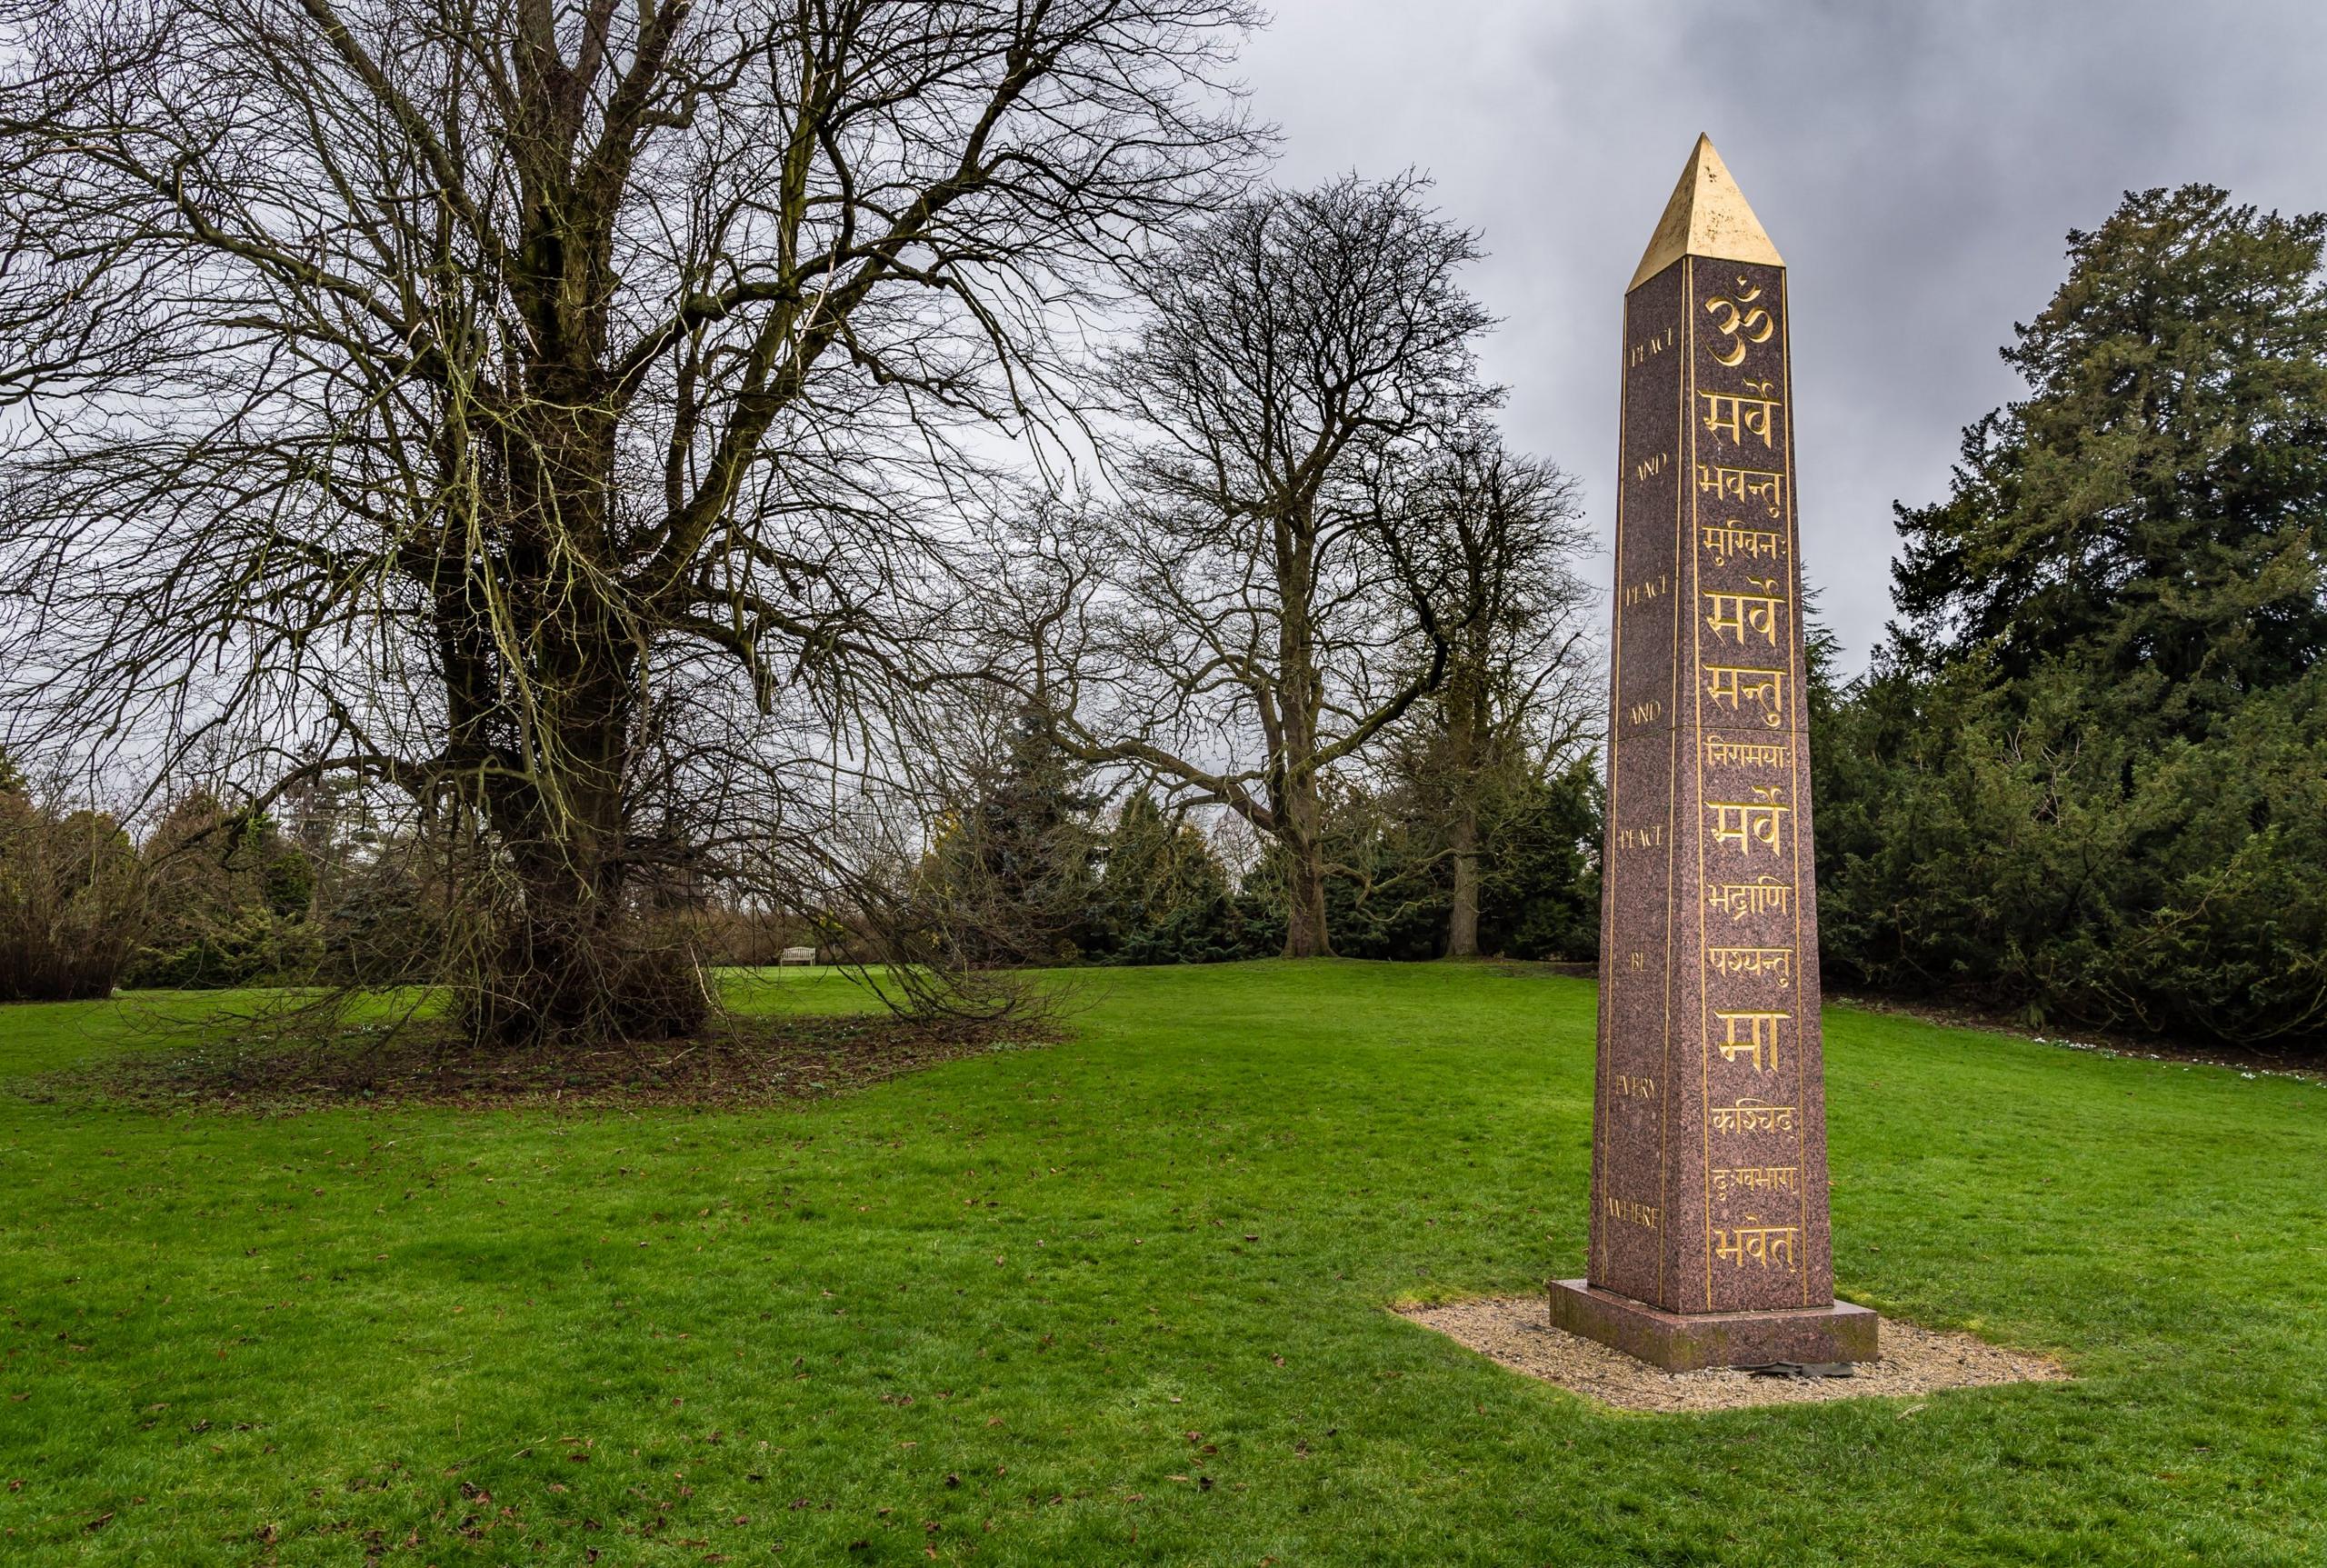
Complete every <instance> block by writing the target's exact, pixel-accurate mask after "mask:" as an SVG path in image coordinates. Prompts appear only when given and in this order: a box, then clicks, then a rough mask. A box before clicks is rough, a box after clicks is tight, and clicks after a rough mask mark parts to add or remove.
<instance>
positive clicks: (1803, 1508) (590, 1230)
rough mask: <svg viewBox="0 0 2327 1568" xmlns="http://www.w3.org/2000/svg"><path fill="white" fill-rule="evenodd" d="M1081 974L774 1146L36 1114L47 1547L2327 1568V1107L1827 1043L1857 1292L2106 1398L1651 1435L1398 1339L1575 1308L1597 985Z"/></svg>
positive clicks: (522, 1558) (2041, 1065) (1908, 1048)
mask: <svg viewBox="0 0 2327 1568" xmlns="http://www.w3.org/2000/svg"><path fill="white" fill-rule="evenodd" d="M1077 984H1078V985H1079V986H1080V988H1081V991H1080V996H1081V1000H1082V1002H1083V1003H1084V1004H1087V1011H1084V1012H1083V1013H1081V1014H1078V1015H1077V1017H1076V1019H1075V1024H1074V1027H1075V1033H1076V1035H1077V1038H1076V1039H1075V1041H1074V1043H1073V1044H1066V1045H1062V1046H1058V1047H1054V1048H1052V1049H1048V1050H1043V1051H1030V1052H1023V1053H1014V1054H994V1055H991V1056H985V1057H981V1058H979V1059H976V1060H973V1061H967V1062H962V1063H958V1064H953V1065H950V1066H947V1067H944V1068H940V1069H938V1070H935V1071H933V1072H930V1073H927V1074H920V1075H916V1076H914V1077H910V1078H905V1079H901V1080H897V1081H894V1082H893V1083H890V1084H885V1085H884V1086H882V1087H880V1088H878V1089H875V1090H873V1091H871V1092H868V1093H865V1094H860V1095H856V1096H853V1097H846V1098H840V1099H834V1100H829V1101H823V1102H816V1103H812V1104H803V1105H801V1106H799V1107H797V1108H791V1109H783V1110H775V1111H759V1112H752V1113H721V1114H686V1113H672V1112H656V1113H654V1114H587V1115H579V1116H575V1115H568V1116H564V1117H560V1116H556V1115H552V1114H535V1113H514V1112H511V1113H488V1114H467V1115H464V1114H454V1113H450V1112H439V1111H395V1112H370V1113H364V1112H347V1113H335V1114H321V1115H310V1116H304V1117H297V1118H290V1119H279V1120H271V1121H270V1120H256V1119H252V1118H246V1117H245V1118H237V1117H233V1116H225V1115H216V1114H200V1115H182V1116H173V1117H164V1116H156V1115H153V1114H146V1113H142V1112H132V1111H125V1110H96V1109H88V1108H79V1109H75V1108H70V1107H66V1106H63V1105H56V1104H35V1103H31V1102H26V1101H23V1100H20V1099H17V1098H15V1097H13V1096H10V1095H8V1094H5V1093H0V1192H4V1193H5V1209H0V1309H5V1313H6V1325H5V1330H0V1346H4V1347H5V1354H0V1394H5V1398H0V1483H5V1490H0V1527H5V1531H6V1534H5V1536H0V1561H6V1562H11V1563H13V1562H25V1563H79V1562H106V1563H167V1564H178V1563H186V1564H195V1563H277V1562H279V1563H364V1562H365V1561H367V1560H377V1561H381V1562H385V1563H397V1564H404V1563H410V1564H422V1563H437V1564H444V1565H448V1568H449V1565H450V1564H454V1563H475V1564H497V1563H536V1562H542V1563H581V1562H585V1561H590V1560H592V1559H591V1558H590V1555H589V1554H590V1553H592V1552H593V1551H594V1552H596V1553H598V1554H599V1555H598V1556H597V1558H596V1559H595V1560H596V1561H600V1562H603V1563H610V1564H634V1563H636V1564H662V1563H674V1564H675V1563H703V1562H707V1561H708V1562H715V1561H720V1560H723V1559H724V1561H728V1562H732V1563H771V1562H774V1563H843V1562H845V1563H924V1562H927V1561H929V1553H931V1552H934V1554H935V1556H936V1559H937V1560H938V1561H941V1562H954V1561H966V1560H975V1561H979V1562H988V1563H1132V1562H1146V1563H1248V1564H1252V1563H1263V1562H1264V1561H1267V1560H1269V1559H1273V1560H1274V1561H1275V1562H1276V1563H1283V1564H1294V1563H1370V1562H1381V1563H1392V1562H1395V1563H1430V1564H1446V1563H1482V1564H1486V1563H1493V1564H1504V1563H1660V1564H1678V1563H1757V1564H1771V1565H1785V1568H1794V1565H1801V1564H1812V1563H1851V1564H1867V1563H1984V1562H1998V1563H2080V1564H2082V1563H2210V1564H2211V1563H2242V1564H2245V1563H2317V1562H2321V1561H2322V1560H2327V1473H2323V1472H2322V1466H2323V1465H2327V1440H2322V1434H2321V1425H2320V1423H2321V1419H2322V1411H2327V1313H2322V1307H2323V1306H2327V1089H2322V1088H2321V1087H2320V1086H2318V1085H2315V1084H2306V1083H2301V1082H2296V1081H2292V1080H2288V1079H2283V1078H2267V1077H2266V1078H2260V1079H2246V1078H2242V1077H2241V1076H2240V1075H2239V1074H2236V1073H2232V1072H2227V1071H2221V1070H2215V1069H2210V1068H2191V1067H2184V1066H2181V1065H2178V1064H2164V1063H2154V1062H2148V1061H2133V1060H2117V1059H2112V1058H2106V1057H2102V1056H2098V1055H2092V1054H2077V1053H2071V1052H2066V1051H2062V1050H2059V1049H2057V1048H2052V1047H2046V1046H2040V1045H2037V1044H2029V1043H2021V1042H2016V1041H2012V1040H2009V1039H2004V1038H2001V1037H1997V1036H1992V1035H1985V1034H1968V1033H1962V1032H1956V1031H1949V1030H1943V1029H1939V1028H1933V1027H1929V1026H1925V1025H1923V1024H1914V1023H1911V1022H1906V1021H1902V1020H1898V1019H1894V1018H1890V1017H1883V1016H1876V1015H1872V1014H1863V1013H1858V1012H1853V1011H1850V1010H1847V1009H1834V1010H1831V1011H1830V1012H1829V1014H1828V1016H1827V1049H1828V1064H1829V1093H1830V1099H1831V1107H1832V1109H1831V1114H1832V1124H1833V1169H1834V1175H1835V1182H1834V1194H1833V1207H1834V1229H1835V1236H1836V1249H1835V1251H1836V1263H1835V1266H1836V1272H1837V1274H1838V1278H1839V1283H1840V1286H1841V1289H1842V1291H1843V1293H1844V1294H1846V1295H1848V1296H1849V1297H1851V1298H1852V1299H1853V1300H1858V1301H1863V1302H1867V1303H1872V1304H1874V1305H1876V1306H1879V1307H1881V1308H1882V1309H1883V1311H1884V1312H1886V1313H1895V1314H1899V1315H1903V1316H1905V1317H1909V1318H1912V1319H1913V1320H1915V1321H1917V1322H1919V1323H1926V1324H1930V1325H1933V1326H1939V1327H1969V1328H1972V1329H1975V1330H1977V1331H1978V1332H1979V1333H1982V1334H1984V1335H1987V1336H1988V1337H1990V1338H1992V1339H1994V1340H1997V1341H1999V1342H2002V1343H2007V1344H2012V1345H2017V1346H2024V1347H2034V1348H2042V1349H2046V1350H2051V1351H2053V1352H2055V1353H2058V1354H2060V1355H2061V1356H2062V1357H2063V1358H2064V1359H2065V1360H2066V1361H2067V1362H2068V1363H2069V1364H2070V1365H2071V1366H2072V1369H2073V1370H2074V1371H2075V1373H2077V1376H2078V1379H2079V1381H2077V1382H2076V1383H2072V1384H2066V1385H2023V1386H2019V1387H2009V1388H1998V1389H1984V1390H1967V1391H1961V1392H1956V1393H1942V1394H1936V1395H1932V1396H1929V1397H1925V1398H1920V1399H1915V1400H1912V1401H1902V1400H1883V1399H1866V1400H1850V1401H1843V1402H1840V1403H1829V1404H1820V1405H1806V1406H1791V1407H1776V1408H1768V1409H1763V1410H1758V1411H1747V1412H1735V1413H1720V1414H1706V1415H1692V1416H1671V1415H1639V1414H1618V1413H1610V1412H1607V1411H1605V1410H1603V1409H1600V1408H1598V1407H1595V1406H1593V1405H1592V1404H1589V1403H1585V1402H1583V1400H1580V1399H1578V1398H1575V1397H1573V1396H1571V1395H1569V1394H1566V1393H1562V1392H1560V1391H1559V1390H1556V1389H1553V1388H1550V1387H1546V1386H1543V1385H1542V1384H1538V1383H1533V1382H1530V1381H1527V1380H1525V1379H1523V1378H1520V1377H1518V1376H1515V1375H1513V1374H1512V1373H1508V1372H1505V1371H1503V1369H1501V1368H1499V1367H1497V1366H1494V1365H1493V1364H1491V1363H1487V1362H1485V1361H1483V1360H1481V1359H1479V1358H1477V1357H1474V1356H1473V1355H1471V1354H1470V1353H1467V1352H1465V1351H1463V1350H1462V1349H1460V1348H1459V1347H1457V1346H1455V1345H1454V1344H1453V1343H1450V1342H1448V1341H1446V1340H1443V1339H1442V1338H1440V1337H1438V1336H1436V1335H1433V1334H1432V1333H1428V1332H1426V1331H1424V1330H1423V1329H1421V1328H1418V1327H1416V1326H1415V1325H1413V1324H1412V1323H1407V1322H1405V1321H1403V1320H1402V1319H1400V1318H1397V1317H1394V1316H1393V1315H1391V1314H1389V1313H1385V1312H1384V1311H1383V1310H1382V1309H1383V1305H1384V1304H1385V1303H1391V1302H1394V1301H1400V1300H1409V1299H1414V1298H1437V1297H1448V1296H1455V1295H1462V1294H1469V1293H1483V1292H1513V1291H1521V1290H1527V1289H1532V1288H1533V1287H1534V1286H1536V1285H1537V1284H1538V1283H1539V1282H1541V1281H1542V1280H1543V1278H1544V1277H1545V1276H1547V1275H1553V1274H1573V1273H1580V1272H1581V1270H1582V1264H1583V1211H1584V1183H1585V1173H1586V1169H1587V1144H1588V1139H1589V1134H1590V1110H1589V1098H1588V1093H1589V1083H1590V1074H1591V1058H1592V1008H1593V990H1592V987H1591V986H1590V985H1589V984H1586V983H1583V982H1579V981H1570V980H1560V979H1549V978H1540V977H1519V976H1513V975H1508V974H1498V973H1495V972H1493V971H1492V970H1489V969H1485V968H1476V967H1472V968H1452V967H1447V966H1404V967H1393V966H1387V965H1378V964H1303V965H1283V964H1248V965H1240V966H1235V967H1229V968H1216V969H1202V970H1148V971H1132V972H1124V973H1113V974H1097V975H1089V976H1079V977H1077ZM750 994H751V995H752V996H753V997H754V1004H757V1005H762V1006H776V1007H781V1006H824V1005H845V1004H849V1003H850V999H851V994H850V993H848V992H847V991H846V990H845V989H844V987H842V986H841V985H840V984H839V983H838V982H836V981H835V980H834V978H833V977H832V976H830V975H829V974H824V973H817V972H810V973H806V974H796V973H795V974H786V975H784V976H781V977H779V979H778V980H777V981H776V982H775V983H774V984H773V985H772V986H771V987H770V988H767V989H754V990H753V991H752V992H751V993H750ZM125 1033H126V1030H125V1024H124V1022H123V1018H122V1014H121V1013H120V1011H119V1010H118V1008H116V1007H115V1006H114V1005H111V1004H88V1005H80V1006H58V1007H15V1008H10V1009H6V1010H5V1011H0V1072H8V1073H28V1072H35V1071H39V1070H43V1069H45V1068H50V1067H55V1066H58V1065H61V1064H65V1063H68V1062H71V1061H74V1060H77V1059H80V1058H83V1057H85V1056H86V1055H88V1054H91V1053H94V1052H97V1051H102V1050H109V1049H114V1048H116V1047H117V1046H118V1045H119V1044H120V1043H121V1041H122V1039H123V1038H124V1036H125ZM0 1087H4V1086H0ZM1252 1238H1257V1239H1252ZM1207 1481H1208V1482H1210V1483H1211V1484H1210V1485H1209V1486H1208V1487H1207V1486H1205V1485H1204V1484H1203V1483H1205V1482H1207ZM19 1483H21V1485H19ZM484 1493H489V1494H490V1496H489V1498H488V1497H486V1496H484V1495H483V1494H484ZM99 1520H105V1523H102V1524H98V1523H95V1522H96V1521H99ZM856 1543H862V1544H861V1545H859V1544H856ZM779 1548H780V1549H781V1550H780V1554H779Z"/></svg>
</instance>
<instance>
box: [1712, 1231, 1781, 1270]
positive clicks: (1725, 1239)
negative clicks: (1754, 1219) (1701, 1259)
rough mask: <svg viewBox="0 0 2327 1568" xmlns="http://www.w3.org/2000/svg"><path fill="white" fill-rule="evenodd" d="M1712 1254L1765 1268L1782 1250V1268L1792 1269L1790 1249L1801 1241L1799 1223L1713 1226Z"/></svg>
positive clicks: (1741, 1264)
mask: <svg viewBox="0 0 2327 1568" xmlns="http://www.w3.org/2000/svg"><path fill="white" fill-rule="evenodd" d="M1801 1240H1802V1227H1801V1226H1799V1225H1740V1226H1738V1227H1737V1228H1735V1229H1733V1230H1723V1229H1722V1228H1721V1227H1720V1226H1718V1225H1716V1226H1715V1227H1713V1256H1715V1257H1717V1258H1719V1259H1721V1260H1722V1261H1723V1263H1733V1264H1735V1265H1736V1266H1738V1267H1739V1268H1743V1267H1744V1266H1745V1264H1747V1263H1755V1264H1758V1265H1759V1266H1760V1267H1762V1268H1763V1269H1767V1268H1768V1267H1769V1266H1770V1264H1771V1263H1773V1262H1776V1261H1778V1254H1779V1253H1784V1254H1785V1255H1784V1260H1783V1267H1784V1268H1785V1270H1786V1272H1787V1273H1793V1249H1794V1245H1795V1243H1798V1242H1800V1241H1801Z"/></svg>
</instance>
